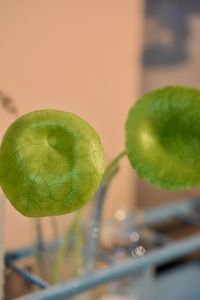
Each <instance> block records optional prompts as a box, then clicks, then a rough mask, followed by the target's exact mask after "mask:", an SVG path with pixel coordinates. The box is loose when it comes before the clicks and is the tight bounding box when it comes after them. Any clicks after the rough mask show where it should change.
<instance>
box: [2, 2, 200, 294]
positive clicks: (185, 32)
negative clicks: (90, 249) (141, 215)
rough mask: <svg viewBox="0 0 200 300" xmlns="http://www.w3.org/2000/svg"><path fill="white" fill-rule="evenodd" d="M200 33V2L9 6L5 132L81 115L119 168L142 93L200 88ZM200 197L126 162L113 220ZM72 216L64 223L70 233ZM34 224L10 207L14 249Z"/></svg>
mask: <svg viewBox="0 0 200 300" xmlns="http://www.w3.org/2000/svg"><path fill="white" fill-rule="evenodd" d="M199 30H200V2H199V1H195V0H190V1H186V0H167V1H166V0H146V1H145V0H101V1H99V0H84V1H83V0H73V1H72V0H66V1H65V0H57V1H56V0H34V1H33V0H32V1H24V0H12V1H3V0H2V1H0V41H1V48H0V71H1V75H0V121H1V126H0V136H2V135H3V134H4V132H5V130H6V128H7V127H8V126H9V124H10V123H11V122H12V121H13V120H14V119H15V118H16V117H18V116H20V115H22V114H24V113H26V112H29V111H32V110H36V109H44V108H55V109H61V110H65V111H71V112H74V113H75V114H78V115H80V116H82V117H83V118H85V119H86V120H88V122H90V123H91V124H92V125H93V127H94V128H96V130H97V131H98V132H99V134H100V136H101V139H102V142H103V144H104V148H105V154H106V161H107V163H109V162H110V161H111V160H112V158H114V157H115V156H116V155H117V154H118V153H119V152H121V151H122V150H123V149H124V123H125V120H126V117H127V113H128V110H129V109H130V107H131V106H132V105H133V104H134V103H135V102H136V101H137V99H138V98H139V97H140V96H141V95H143V94H144V93H146V92H148V91H150V90H152V89H155V88H159V87H162V86H167V85H188V86H195V87H199V78H200V59H199V47H200V35H199ZM199 195H200V188H198V187H197V188H195V189H192V190H190V191H182V192H166V191H163V190H160V189H157V188H155V187H152V186H151V185H149V184H147V183H145V182H144V181H143V180H141V179H139V178H138V177H137V175H136V174H135V173H134V172H133V170H132V168H131V167H130V165H129V162H128V161H127V159H126V158H125V159H124V160H123V162H122V163H121V170H120V173H119V175H117V177H116V178H115V179H114V181H113V184H112V186H111V188H110V189H109V191H108V195H107V199H106V206H105V210H104V219H105V222H107V221H108V220H110V219H112V218H113V217H114V216H116V212H118V215H120V212H125V213H126V212H128V211H129V212H130V211H132V212H133V213H134V210H135V207H137V209H138V208H139V209H146V208H152V207H156V206H157V205H161V204H163V205H164V204H166V203H172V202H174V201H181V200H182V199H183V198H185V197H193V196H199ZM88 205H89V204H88ZM122 214H123V213H122ZM70 218H71V215H69V216H67V217H66V216H62V217H55V219H56V224H57V225H56V226H57V227H58V229H57V230H58V231H59V232H60V233H61V232H63V231H64V229H65V228H66V222H68V220H70ZM66 219H67V221H66ZM48 222H49V221H48V220H46V219H44V220H43V223H44V230H45V232H46V234H47V235H50V231H51V230H50V229H49V225H48V224H49V223H48ZM33 223H34V221H30V219H29V218H25V217H23V216H22V215H20V214H19V213H18V212H16V211H15V210H14V209H13V208H12V207H11V205H10V204H9V202H8V201H6V203H5V222H4V224H5V225H4V244H5V249H6V250H11V249H16V248H19V247H22V246H26V245H29V244H30V243H31V242H32V241H33V239H34V238H35V237H34V234H35V233H34V232H33V231H34V226H35V225H34V224H33ZM0 226H2V225H0ZM102 299H103V298H102ZM106 299H107V298H106ZM113 299H114V298H113ZM120 299H121V298H120Z"/></svg>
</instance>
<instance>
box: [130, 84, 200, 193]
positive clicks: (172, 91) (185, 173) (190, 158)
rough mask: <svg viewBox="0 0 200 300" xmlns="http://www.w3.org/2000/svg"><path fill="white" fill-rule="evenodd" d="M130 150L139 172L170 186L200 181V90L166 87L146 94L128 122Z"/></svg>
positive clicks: (181, 186)
mask: <svg viewBox="0 0 200 300" xmlns="http://www.w3.org/2000/svg"><path fill="white" fill-rule="evenodd" d="M126 148H127V149H126V150H127V155H128V158H129V160H130V162H131V164H132V166H133V168H134V169H135V170H136V171H137V173H138V174H139V175H140V176H141V177H142V178H143V179H145V180H147V181H148V182H150V183H152V184H154V185H156V186H158V187H161V188H166V189H172V190H179V189H188V188H191V187H193V186H196V185H199V184H200V90H198V89H195V88H187V87H174V86H171V87H166V88H163V89H159V90H156V91H153V92H150V93H148V94H146V95H144V96H143V97H142V98H141V99H140V100H139V101H138V102H137V103H136V105H135V106H134V107H133V108H132V109H131V110H130V112H129V115H128V119H127V122H126Z"/></svg>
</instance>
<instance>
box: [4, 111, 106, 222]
mask: <svg viewBox="0 0 200 300" xmlns="http://www.w3.org/2000/svg"><path fill="white" fill-rule="evenodd" d="M103 173H104V151H103V146H102V144H101V141H100V139H99V136H98V134H97V133H96V131H95V130H94V129H93V128H92V127H91V126H90V125H89V124H88V123H87V122H86V121H84V120H83V119H81V118H80V117H78V116H76V115H74V114H72V113H68V112H63V111H57V110H40V111H34V112H31V113H28V114H26V115H23V116H22V117H20V118H18V119H17V120H16V121H15V122H14V123H13V124H11V126H10V127H9V128H8V130H7V131H6V133H5V135H4V137H3V140H2V144H1V148H0V185H1V187H2V190H3V191H4V193H5V195H6V196H7V198H8V199H9V200H10V202H11V203H12V205H13V206H14V207H15V208H16V209H17V210H18V211H19V212H21V213H22V214H23V215H25V216H31V217H41V216H50V215H51V216H52V215H63V214H66V213H70V212H72V211H74V210H77V209H79V208H80V207H82V206H83V205H84V204H85V203H86V202H87V201H88V200H89V199H91V197H92V196H93V195H94V193H95V192H96V190H97V189H98V186H99V184H100V183H101V180H102V177H103Z"/></svg>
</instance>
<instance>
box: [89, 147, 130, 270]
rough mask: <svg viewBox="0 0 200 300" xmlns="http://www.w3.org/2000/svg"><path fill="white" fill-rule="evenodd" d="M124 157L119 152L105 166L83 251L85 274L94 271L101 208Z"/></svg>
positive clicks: (123, 154)
mask: <svg viewBox="0 0 200 300" xmlns="http://www.w3.org/2000/svg"><path fill="white" fill-rule="evenodd" d="M125 155H126V152H125V151H123V152H121V153H120V154H119V155H118V156H116V157H115V158H114V159H113V160H112V161H111V163H110V164H109V165H108V166H107V168H106V170H105V173H104V177H103V180H102V184H101V186H100V188H99V190H98V192H97V194H96V197H95V206H94V209H93V212H92V217H91V219H92V223H91V228H90V230H89V236H88V243H87V246H86V251H85V273H86V274H89V273H90V272H91V271H93V270H94V267H95V260H96V257H97V249H98V244H99V240H100V235H101V227H102V217H103V208H104V204H105V199H106V194H107V191H108V188H109V186H110V183H111V181H112V179H113V177H114V176H115V175H116V174H117V172H118V170H119V162H120V161H121V159H122V158H123V157H124V156H125Z"/></svg>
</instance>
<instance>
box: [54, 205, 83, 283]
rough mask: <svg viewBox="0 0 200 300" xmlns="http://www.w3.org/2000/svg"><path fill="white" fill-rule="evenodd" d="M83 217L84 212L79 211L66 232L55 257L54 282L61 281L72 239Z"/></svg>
mask: <svg viewBox="0 0 200 300" xmlns="http://www.w3.org/2000/svg"><path fill="white" fill-rule="evenodd" d="M81 216H82V210H79V211H78V212H77V213H76V216H75V217H74V220H73V221H72V222H71V224H69V226H68V228H67V230H66V231H65V234H64V238H63V244H62V245H61V246H60V247H59V249H58V252H57V255H56V257H55V263H54V266H53V282H58V281H59V280H60V276H61V271H62V267H63V264H64V261H65V257H66V252H67V248H68V246H69V243H70V240H71V237H72V234H73V232H74V231H75V228H76V226H77V224H79V223H80V218H81Z"/></svg>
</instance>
